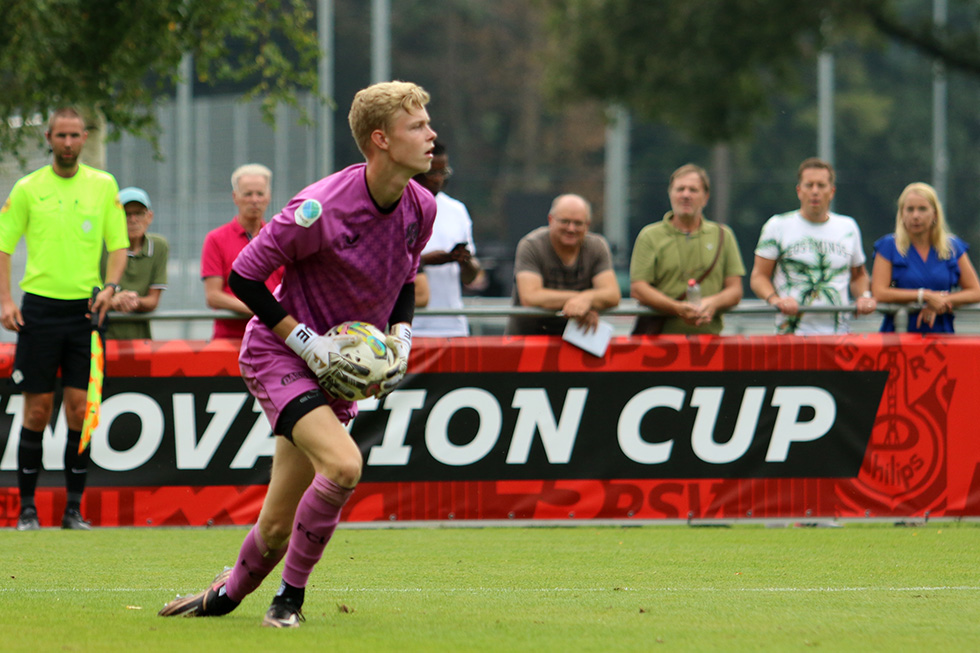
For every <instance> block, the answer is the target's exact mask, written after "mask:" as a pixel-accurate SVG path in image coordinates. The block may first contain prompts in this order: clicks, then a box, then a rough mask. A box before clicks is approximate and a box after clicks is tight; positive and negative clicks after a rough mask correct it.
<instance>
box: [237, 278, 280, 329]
mask: <svg viewBox="0 0 980 653" xmlns="http://www.w3.org/2000/svg"><path fill="white" fill-rule="evenodd" d="M228 285H229V286H230V287H231V289H232V291H233V292H234V293H235V296H236V297H238V299H240V300H242V302H243V303H244V304H245V305H246V306H248V307H249V308H250V309H251V310H252V312H253V313H255V315H257V316H258V318H259V319H260V320H262V324H264V325H266V326H267V327H269V328H270V329H271V328H272V327H274V326H276V325H277V324H279V323H280V322H282V320H283V318H285V317H286V316H287V315H289V313H288V312H286V309H285V308H283V307H282V304H280V303H279V302H278V301H276V298H275V297H273V296H272V292H271V291H270V290H269V289H268V288H266V287H265V283H264V282H262V281H254V280H252V279H246V278H245V277H243V276H242V275H240V274H238V273H237V272H235V271H234V270H232V271H231V274H230V275H228Z"/></svg>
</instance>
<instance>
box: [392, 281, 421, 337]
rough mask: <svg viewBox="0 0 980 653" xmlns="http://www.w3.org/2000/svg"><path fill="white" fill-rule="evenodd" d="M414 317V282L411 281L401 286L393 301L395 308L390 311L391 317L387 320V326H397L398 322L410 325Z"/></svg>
mask: <svg viewBox="0 0 980 653" xmlns="http://www.w3.org/2000/svg"><path fill="white" fill-rule="evenodd" d="M414 317H415V282H414V281H411V282H409V283H406V284H405V285H404V286H402V289H401V292H399V293H398V299H396V300H395V307H394V308H393V309H391V317H389V318H388V325H389V326H390V325H392V324H398V323H399V322H408V323H409V324H411V323H412V318H414Z"/></svg>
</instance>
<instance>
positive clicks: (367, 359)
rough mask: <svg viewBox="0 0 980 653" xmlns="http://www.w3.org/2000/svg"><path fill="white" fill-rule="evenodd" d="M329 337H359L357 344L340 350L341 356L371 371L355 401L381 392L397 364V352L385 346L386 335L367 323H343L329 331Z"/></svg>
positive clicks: (359, 389)
mask: <svg viewBox="0 0 980 653" xmlns="http://www.w3.org/2000/svg"><path fill="white" fill-rule="evenodd" d="M327 335H328V336H338V335H353V336H357V342H356V343H354V344H352V345H347V346H346V347H343V348H341V350H340V353H341V354H343V355H344V356H346V357H347V358H349V359H350V360H352V361H354V362H355V363H357V364H358V365H363V366H364V367H366V368H368V370H369V372H368V375H367V377H366V379H365V380H366V383H365V384H364V387H363V388H357V390H358V391H359V394H358V396H355V397H354V400H361V399H367V398H368V397H373V396H375V395H377V394H378V392H380V391H381V382H382V381H383V380H384V378H385V372H387V371H388V370H389V369H391V366H392V365H394V364H395V352H394V350H393V349H389V348H388V345H386V344H385V334H384V333H382V332H381V330H380V329H378V328H377V327H376V326H374V325H372V324H368V323H367V322H343V323H341V324H338V325H337V326H335V327H333V328H332V329H330V330H329V331H327Z"/></svg>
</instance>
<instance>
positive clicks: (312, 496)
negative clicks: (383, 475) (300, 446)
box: [282, 474, 354, 587]
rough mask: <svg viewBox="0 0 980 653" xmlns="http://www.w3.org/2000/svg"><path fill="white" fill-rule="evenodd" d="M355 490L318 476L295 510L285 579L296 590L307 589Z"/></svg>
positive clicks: (283, 574) (283, 573)
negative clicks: (299, 588) (342, 512)
mask: <svg viewBox="0 0 980 653" xmlns="http://www.w3.org/2000/svg"><path fill="white" fill-rule="evenodd" d="M352 492H354V488H345V487H341V486H339V485H337V484H336V483H334V482H333V481H331V480H330V479H328V478H327V477H325V476H321V475H320V474H317V475H315V476H314V477H313V482H312V483H311V484H310V487H309V488H307V490H306V492H305V493H304V494H303V498H302V499H301V500H300V502H299V507H298V508H297V509H296V520H295V521H294V522H293V534H292V537H290V538H289V550H288V551H287V553H286V566H285V569H283V572H282V579H283V580H284V581H286V582H287V583H288V584H290V585H292V586H293V587H306V583H307V581H308V580H309V578H310V573H311V572H312V571H313V565H315V564H316V563H317V561H319V560H320V556H322V555H323V549H324V548H325V547H326V546H327V542H329V541H330V537H331V536H332V535H333V531H334V529H335V528H337V523H338V522H339V521H340V511H341V510H342V509H343V507H344V504H345V503H347V499H348V498H350V495H351V493H352Z"/></svg>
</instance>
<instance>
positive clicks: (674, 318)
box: [630, 163, 745, 335]
mask: <svg viewBox="0 0 980 653" xmlns="http://www.w3.org/2000/svg"><path fill="white" fill-rule="evenodd" d="M667 192H668V196H669V198H670V206H671V210H670V211H668V212H667V214H666V215H665V216H664V219H663V220H661V221H660V222H657V223H654V224H650V225H647V226H646V227H644V228H643V230H642V231H640V234H639V235H638V236H637V238H636V243H635V244H634V246H633V257H632V259H631V260H630V294H631V295H632V296H633V297H635V298H636V300H637V301H638V302H639V303H640V304H642V305H644V306H649V307H650V308H653V309H655V310H656V311H658V313H661V314H663V315H665V318H664V320H663V322H662V324H663V327H662V330H660V331H659V332H660V333H714V334H718V333H721V329H722V326H723V323H722V319H721V314H722V312H723V311H725V310H728V309H729V308H732V307H733V306H735V305H736V304H738V303H739V302H740V301H741V300H742V277H743V276H744V275H745V265H744V264H743V263H742V256H741V255H740V254H739V252H738V243H736V242H735V234H734V233H732V230H731V229H730V228H728V227H727V226H725V225H720V224H718V223H716V222H711V221H710V220H708V219H706V218H705V217H704V207H705V206H706V205H707V203H708V195H709V192H710V182H709V180H708V173H707V172H706V171H705V170H704V168H701V167H700V166H696V165H694V164H690V163H689V164H687V165H683V166H681V167H680V168H678V169H677V170H675V171H674V173H673V174H672V175H671V176H670V183H669V184H668V187H667ZM719 248H720V249H719ZM690 279H694V280H695V281H698V282H699V285H700V287H701V300H700V303H699V304H697V305H695V304H694V303H693V302H689V301H686V297H685V292H686V290H687V288H688V281H689V280H690ZM650 324H652V322H650V321H645V320H644V319H643V316H640V318H638V320H637V329H636V330H634V333H636V334H638V335H642V334H644V333H654V332H657V331H654V330H650V329H649V328H648V326H645V325H650Z"/></svg>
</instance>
